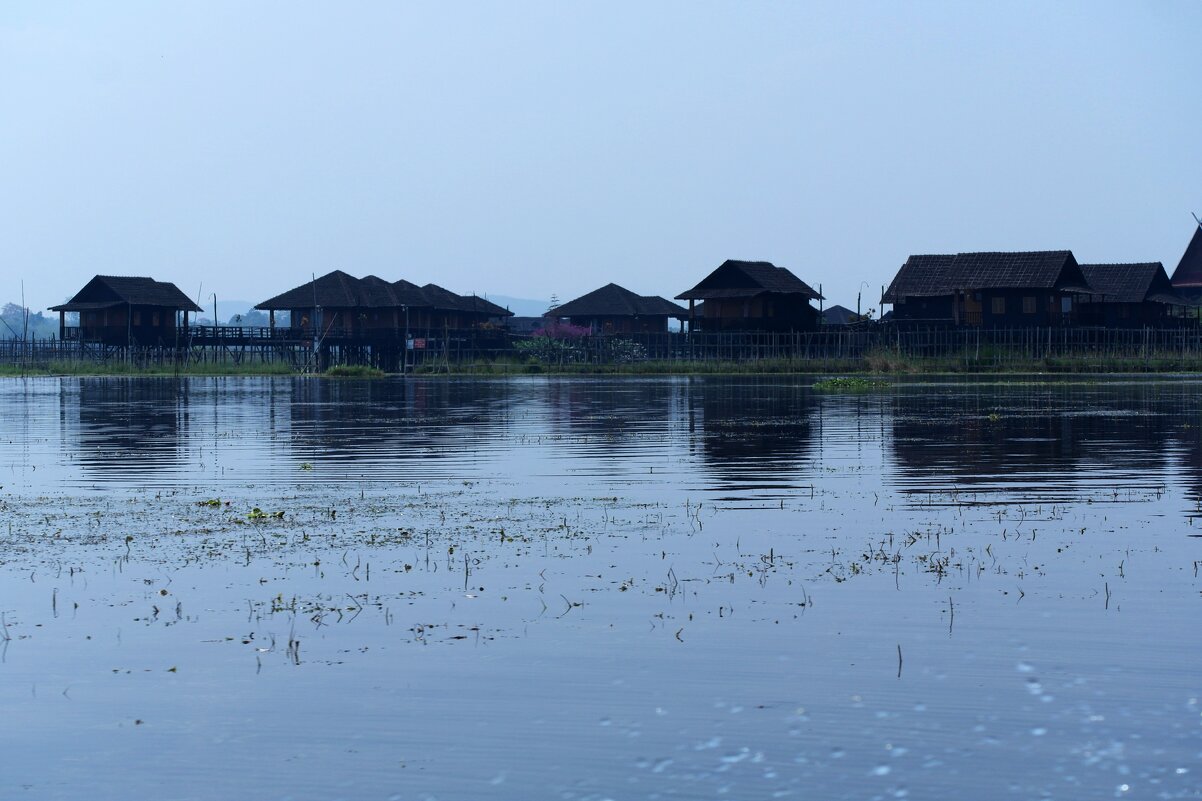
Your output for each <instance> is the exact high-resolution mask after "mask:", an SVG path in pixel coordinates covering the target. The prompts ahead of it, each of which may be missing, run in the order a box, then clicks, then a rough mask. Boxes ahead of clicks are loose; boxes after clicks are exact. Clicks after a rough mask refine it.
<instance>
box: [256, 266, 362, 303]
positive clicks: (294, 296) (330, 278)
mask: <svg viewBox="0 0 1202 801" xmlns="http://www.w3.org/2000/svg"><path fill="white" fill-rule="evenodd" d="M359 300H360V298H359V279H358V278H356V277H354V276H353V275H348V274H347V273H344V272H343V271H342V270H334V271H333V272H330V273H326V274H325V275H323V276H321V277H319V278H317V279H316V280H314V281H309V282H308V283H305V284H301V285H300V286H298V287H296V288H295V289H290V290H288V291H287V292H285V293H283V294H281V295H276V296H275V297H274V298H271V299H270V300H265V301H263V302H262V303H259V304H257V305H256V306H255V308H256V309H311V308H313V307H314V306H321V307H322V308H334V309H337V308H352V307H354V306H358V305H359Z"/></svg>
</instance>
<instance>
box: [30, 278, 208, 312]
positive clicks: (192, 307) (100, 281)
mask: <svg viewBox="0 0 1202 801" xmlns="http://www.w3.org/2000/svg"><path fill="white" fill-rule="evenodd" d="M123 303H128V304H130V305H131V306H159V307H162V308H164V309H181V310H183V311H192V312H199V311H204V310H203V309H201V308H200V307H199V306H197V305H196V304H195V303H193V302H192V301H191V300H190V299H189V298H188V296H187V295H185V294H184V293H183V292H181V291H180V289H179V287H177V286H176V285H175V284H172V283H170V282H168V281H156V280H154V279H153V278H143V277H139V276H125V275H98V276H96V277H95V278H93V279H92V280H91V281H89V282H88V283H87V284H86V285H85V286H84V288H83V289H81V290H79V292H77V293H76V294H75V297H73V298H71V300H69V301H67V302H66V303H63V304H61V305H59V306H52V307H51V310H52V311H86V310H89V309H100V308H108V307H111V306H116V305H119V304H123Z"/></svg>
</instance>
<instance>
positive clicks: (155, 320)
mask: <svg viewBox="0 0 1202 801" xmlns="http://www.w3.org/2000/svg"><path fill="white" fill-rule="evenodd" d="M150 324H151V325H155V326H157V325H158V324H159V313H158V312H152V313H151V315H150Z"/></svg>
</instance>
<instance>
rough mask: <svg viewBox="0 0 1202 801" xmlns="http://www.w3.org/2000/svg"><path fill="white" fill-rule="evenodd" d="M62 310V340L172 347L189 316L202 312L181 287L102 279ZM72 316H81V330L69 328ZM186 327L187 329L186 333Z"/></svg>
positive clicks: (151, 281) (136, 279)
mask: <svg viewBox="0 0 1202 801" xmlns="http://www.w3.org/2000/svg"><path fill="white" fill-rule="evenodd" d="M50 310H51V311H56V312H58V326H59V337H60V338H61V339H78V340H81V341H84V342H98V343H102V344H105V345H164V346H165V345H170V346H174V345H176V344H179V338H180V336H182V335H183V332H184V331H186V329H187V327H188V314H189V313H191V312H199V311H202V309H201V308H200V306H197V305H196V304H195V303H193V302H192V301H191V300H190V299H189V298H188V296H187V295H185V294H184V293H183V292H181V291H180V289H179V287H177V286H176V285H175V284H172V283H169V282H167V281H156V280H154V279H153V278H143V277H134V276H114V275H98V276H96V277H95V278H93V279H92V280H91V281H89V282H88V283H87V284H85V285H84V287H83V289H81V290H79V292H77V293H75V297H73V298H71V300H69V301H67V302H66V303H63V304H60V305H58V306H52V307H51V308H50ZM67 312H78V313H79V326H78V327H74V326H72V327H68V326H67V324H66V314H67ZM181 329H183V330H181Z"/></svg>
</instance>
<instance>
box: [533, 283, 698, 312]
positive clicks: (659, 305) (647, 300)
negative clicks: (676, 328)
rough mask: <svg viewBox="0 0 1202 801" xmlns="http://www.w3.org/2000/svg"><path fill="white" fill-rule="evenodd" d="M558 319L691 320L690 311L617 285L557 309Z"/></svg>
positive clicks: (570, 301) (603, 288) (582, 296)
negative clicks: (659, 318)
mask: <svg viewBox="0 0 1202 801" xmlns="http://www.w3.org/2000/svg"><path fill="white" fill-rule="evenodd" d="M551 314H552V315H553V316H555V317H675V318H676V319H678V320H684V319H687V318H688V316H689V310H688V309H686V308H684V307H683V306H679V305H677V304H675V303H673V302H672V301H670V300H666V299H665V298H661V297H659V296H657V295H636V294H635V293H633V292H631V291H630V290H629V289H626V288H625V287H620V286H618V285H617V284H606V285H605V286H603V287H601V288H600V289H594V290H593V291H592V292H589V293H588V294H587V295H581V296H580V297H578V298H576V299H575V300H569V301H568V302H567V303H564V304H562V305H560V306H557V307H556V308H555V309H554V310H553V311H552V312H551Z"/></svg>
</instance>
